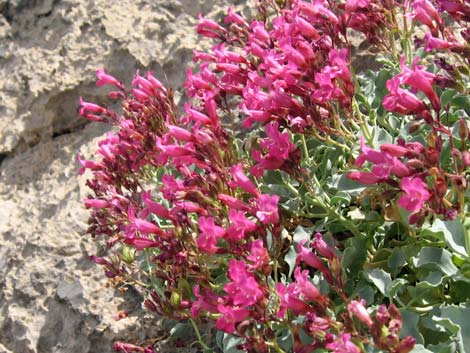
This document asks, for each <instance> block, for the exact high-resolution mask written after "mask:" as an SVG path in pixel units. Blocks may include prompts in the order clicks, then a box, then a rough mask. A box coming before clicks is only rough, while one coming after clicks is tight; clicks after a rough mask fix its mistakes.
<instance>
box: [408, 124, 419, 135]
mask: <svg viewBox="0 0 470 353" xmlns="http://www.w3.org/2000/svg"><path fill="white" fill-rule="evenodd" d="M420 127H421V121H412V122H411V123H410V125H409V126H408V132H409V133H410V134H414V133H415V132H416V131H418V130H419V129H420Z"/></svg>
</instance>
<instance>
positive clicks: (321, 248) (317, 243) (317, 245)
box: [312, 233, 336, 260]
mask: <svg viewBox="0 0 470 353" xmlns="http://www.w3.org/2000/svg"><path fill="white" fill-rule="evenodd" d="M312 247H313V248H314V249H315V250H316V251H317V252H318V253H319V254H320V255H321V256H323V257H326V258H327V259H328V260H331V259H333V258H334V257H336V256H335V253H334V251H333V250H332V249H331V247H330V246H329V245H328V244H327V243H326V242H325V240H323V235H321V234H320V233H316V234H315V236H314V239H313V241H312Z"/></svg>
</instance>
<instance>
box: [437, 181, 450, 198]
mask: <svg viewBox="0 0 470 353" xmlns="http://www.w3.org/2000/svg"><path fill="white" fill-rule="evenodd" d="M434 190H436V194H437V195H438V196H439V197H440V198H442V197H444V196H446V194H447V183H446V180H445V179H444V178H443V177H441V176H438V177H436V181H435V183H434Z"/></svg>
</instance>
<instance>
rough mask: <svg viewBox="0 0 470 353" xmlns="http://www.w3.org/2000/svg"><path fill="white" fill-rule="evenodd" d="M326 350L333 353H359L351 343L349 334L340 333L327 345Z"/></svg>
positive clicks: (357, 348)
mask: <svg viewBox="0 0 470 353" xmlns="http://www.w3.org/2000/svg"><path fill="white" fill-rule="evenodd" d="M326 349H329V350H331V351H332V352H333V353H361V350H360V349H359V347H358V346H356V345H355V344H354V343H352V342H351V334H349V333H342V334H340V335H339V337H337V338H336V341H334V342H331V343H328V344H327V345H326Z"/></svg>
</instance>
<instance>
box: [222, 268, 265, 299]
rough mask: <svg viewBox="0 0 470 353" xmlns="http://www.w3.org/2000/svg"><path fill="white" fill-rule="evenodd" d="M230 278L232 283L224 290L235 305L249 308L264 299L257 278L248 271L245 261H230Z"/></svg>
mask: <svg viewBox="0 0 470 353" xmlns="http://www.w3.org/2000/svg"><path fill="white" fill-rule="evenodd" d="M228 277H229V278H230V279H231V280H232V282H229V283H227V284H226V285H225V286H224V290H225V292H227V294H228V295H229V298H230V299H231V300H232V302H233V304H234V305H239V306H242V307H247V306H250V305H253V304H255V303H256V302H257V301H258V300H260V299H261V298H262V297H263V291H262V290H261V288H260V286H259V284H258V282H257V281H256V278H255V276H254V275H253V274H252V273H250V272H248V271H247V264H246V263H245V262H244V261H242V260H240V261H237V260H233V259H232V260H230V261H229V265H228Z"/></svg>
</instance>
